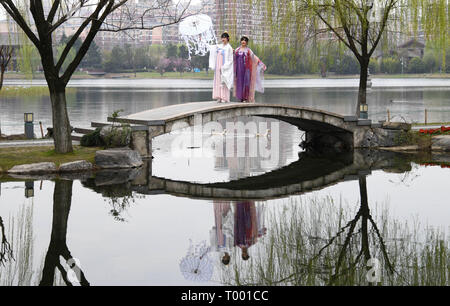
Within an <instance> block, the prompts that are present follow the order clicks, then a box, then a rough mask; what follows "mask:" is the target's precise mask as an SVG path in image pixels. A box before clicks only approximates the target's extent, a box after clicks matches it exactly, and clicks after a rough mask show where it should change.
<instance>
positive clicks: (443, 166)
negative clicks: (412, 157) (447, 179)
mask: <svg viewBox="0 0 450 306" xmlns="http://www.w3.org/2000/svg"><path fill="white" fill-rule="evenodd" d="M420 165H422V166H425V167H432V166H440V167H441V168H449V169H450V164H448V163H421V164H420Z"/></svg>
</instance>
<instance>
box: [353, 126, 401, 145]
mask: <svg viewBox="0 0 450 306" xmlns="http://www.w3.org/2000/svg"><path fill="white" fill-rule="evenodd" d="M400 132H401V130H395V129H385V128H373V129H370V130H367V131H366V132H365V133H364V136H363V139H362V141H361V145H360V146H361V147H362V148H377V147H393V146H396V145H397V144H396V138H397V135H398V134H399V133H400Z"/></svg>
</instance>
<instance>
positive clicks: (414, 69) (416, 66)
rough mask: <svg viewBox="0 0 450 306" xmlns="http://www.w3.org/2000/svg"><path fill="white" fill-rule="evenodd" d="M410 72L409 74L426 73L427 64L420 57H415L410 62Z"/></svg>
mask: <svg viewBox="0 0 450 306" xmlns="http://www.w3.org/2000/svg"><path fill="white" fill-rule="evenodd" d="M408 72H409V73H424V72H425V64H424V63H423V61H422V59H421V58H419V57H415V58H413V59H411V60H410V61H409V64H408Z"/></svg>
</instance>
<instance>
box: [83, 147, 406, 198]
mask: <svg viewBox="0 0 450 306" xmlns="http://www.w3.org/2000/svg"><path fill="white" fill-rule="evenodd" d="M374 170H388V171H390V172H392V171H395V172H405V171H409V170H411V166H410V162H408V159H405V156H404V155H403V154H399V153H393V152H382V151H369V150H355V151H354V152H348V153H341V154H335V155H333V156H314V155H310V154H308V153H306V152H302V153H300V154H299V159H298V160H297V161H295V162H293V163H291V164H289V165H287V166H285V167H282V168H279V169H277V170H273V171H270V172H267V173H264V174H261V175H256V176H250V177H244V178H240V179H236V180H231V181H228V182H213V183H195V182H189V181H177V180H173V179H167V178H162V177H157V176H152V175H151V166H150V165H149V164H146V165H145V166H144V167H142V168H140V169H128V170H125V169H124V170H107V171H106V170H105V171H100V172H98V173H97V174H96V176H95V177H94V178H88V179H86V180H84V181H83V185H84V186H85V187H88V188H92V189H94V190H96V191H98V192H100V193H103V192H102V190H104V191H106V190H111V187H112V186H116V187H117V188H115V190H116V191H117V192H118V190H123V191H124V192H130V191H134V192H137V193H140V194H148V195H157V194H170V195H174V196H180V197H187V198H197V199H209V200H234V201H236V200H268V199H274V198H283V197H288V196H290V195H296V194H303V193H307V192H311V191H314V190H319V189H322V188H325V187H328V186H331V185H334V184H337V183H339V182H343V181H349V180H358V179H359V177H360V176H361V175H368V174H370V173H371V171H374Z"/></svg>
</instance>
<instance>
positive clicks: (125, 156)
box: [95, 148, 143, 169]
mask: <svg viewBox="0 0 450 306" xmlns="http://www.w3.org/2000/svg"><path fill="white" fill-rule="evenodd" d="M95 164H96V165H97V167H99V168H102V169H121V168H136V167H140V166H142V165H143V161H142V158H141V156H140V154H139V153H138V152H137V151H133V150H131V149H129V148H115V149H108V150H102V151H97V152H96V153H95Z"/></svg>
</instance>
